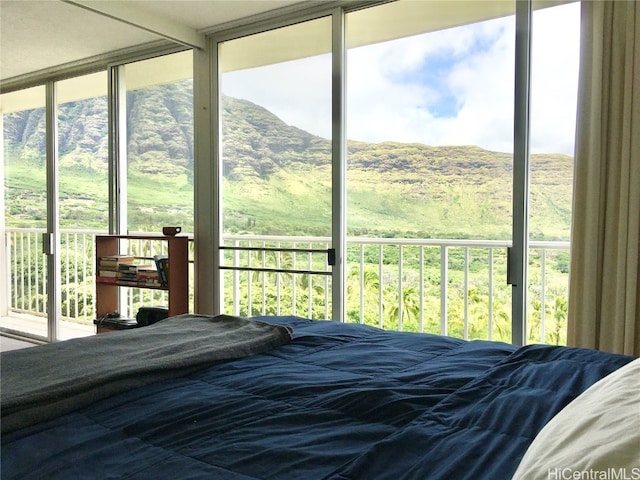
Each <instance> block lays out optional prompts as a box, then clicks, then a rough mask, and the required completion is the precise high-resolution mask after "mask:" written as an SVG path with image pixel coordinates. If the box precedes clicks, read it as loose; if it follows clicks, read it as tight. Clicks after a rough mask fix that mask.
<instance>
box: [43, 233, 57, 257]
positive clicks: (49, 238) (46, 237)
mask: <svg viewBox="0 0 640 480" xmlns="http://www.w3.org/2000/svg"><path fill="white" fill-rule="evenodd" d="M53 235H54V234H53V233H48V232H47V233H43V234H42V253H43V254H44V255H53V254H55V253H56V252H55V250H56V249H55V244H56V243H55V242H54V237H53Z"/></svg>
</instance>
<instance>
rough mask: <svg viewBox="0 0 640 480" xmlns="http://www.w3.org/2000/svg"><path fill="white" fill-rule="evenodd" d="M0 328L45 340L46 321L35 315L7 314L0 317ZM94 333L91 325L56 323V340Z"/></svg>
mask: <svg viewBox="0 0 640 480" xmlns="http://www.w3.org/2000/svg"><path fill="white" fill-rule="evenodd" d="M0 328H1V329H3V330H8V331H11V332H12V333H16V334H17V335H19V334H20V333H24V336H25V337H35V338H38V339H42V340H46V338H47V319H46V318H45V317H41V316H37V315H30V314H27V313H17V312H9V314H8V315H6V316H3V317H0ZM95 333H96V330H95V327H94V326H93V325H86V324H81V323H76V322H70V321H67V320H60V322H59V323H58V340H68V339H70V338H77V337H87V336H89V335H93V334H95Z"/></svg>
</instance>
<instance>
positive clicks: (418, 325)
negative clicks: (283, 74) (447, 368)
mask: <svg viewBox="0 0 640 480" xmlns="http://www.w3.org/2000/svg"><path fill="white" fill-rule="evenodd" d="M496 8H497V9H498V10H496ZM500 9H502V11H500ZM513 9H514V5H513V2H502V4H500V5H496V4H494V3H491V2H477V3H476V4H475V8H462V7H461V5H460V4H458V3H457V2H449V4H444V3H443V2H394V3H390V4H386V5H382V6H379V7H374V8H370V9H367V10H360V11H356V12H353V13H349V14H347V21H346V25H347V46H348V47H349V49H348V56H347V72H348V82H347V99H348V101H347V107H348V108H347V137H348V159H347V168H348V170H347V192H348V194H347V230H348V235H349V236H350V237H352V238H353V241H352V242H350V248H349V264H348V266H349V270H348V284H347V293H348V297H347V298H348V320H349V321H357V322H364V323H369V324H374V325H380V326H383V327H385V328H392V329H398V328H400V329H404V330H412V331H426V332H431V333H447V334H450V335H453V336H458V337H465V338H494V339H501V340H510V335H511V333H510V332H511V324H510V316H511V312H510V310H511V291H510V287H508V286H507V285H506V282H505V274H506V255H505V248H504V244H505V243H507V242H508V241H510V239H511V228H512V227H511V218H512V208H511V203H512V182H513V179H512V171H513V168H512V162H513V160H512V159H513V117H514V101H513V98H514V88H513V76H514V55H515V49H514V46H515V16H514V15H513V14H512V12H513ZM494 17H497V18H494ZM499 278H500V279H501V281H499V280H498V279H499ZM494 279H495V280H494Z"/></svg>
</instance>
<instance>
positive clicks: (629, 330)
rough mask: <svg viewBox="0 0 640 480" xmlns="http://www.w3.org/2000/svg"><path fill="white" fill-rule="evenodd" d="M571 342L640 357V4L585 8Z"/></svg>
mask: <svg viewBox="0 0 640 480" xmlns="http://www.w3.org/2000/svg"><path fill="white" fill-rule="evenodd" d="M581 38H582V39H581V65H580V80H579V90H578V122H577V133H576V154H575V162H576V163H575V177H574V178H575V180H574V198H573V225H572V234H571V245H572V246H571V248H572V250H571V269H570V271H571V274H570V275H571V276H570V281H569V318H568V338H567V341H568V344H569V345H571V346H579V347H587V348H596V349H599V350H605V351H609V352H617V353H624V354H628V355H635V356H640V297H639V294H640V291H639V290H640V267H639V263H640V256H639V251H640V2H636V1H634V0H630V1H626V0H615V1H600V0H598V1H583V2H582V35H581Z"/></svg>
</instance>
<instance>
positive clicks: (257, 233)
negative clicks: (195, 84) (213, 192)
mask: <svg viewBox="0 0 640 480" xmlns="http://www.w3.org/2000/svg"><path fill="white" fill-rule="evenodd" d="M330 51H331V18H330V17H323V18H319V19H315V20H311V21H307V22H303V23H298V24H295V25H291V26H288V27H284V28H279V29H275V30H270V31H268V32H265V33H258V34H255V35H249V36H245V37H242V38H238V39H234V40H229V41H225V42H222V43H220V47H219V58H220V72H221V80H220V85H221V95H220V105H221V106H220V110H221V125H222V141H221V156H222V182H221V183H222V185H221V186H222V205H223V207H222V235H223V241H224V248H226V249H227V250H225V251H224V257H223V258H224V262H223V266H225V267H233V270H226V271H225V273H224V274H223V275H221V279H222V281H223V285H224V289H223V302H224V303H223V304H224V310H225V311H226V312H233V313H240V314H243V315H256V314H258V315H259V314H287V313H293V314H300V315H303V316H308V317H313V318H327V317H328V316H330V314H331V305H330V302H331V294H330V278H329V276H328V275H327V274H325V273H328V271H327V254H326V252H325V253H322V252H321V250H325V251H326V249H327V248H328V245H329V243H330V242H329V238H330V236H331V191H332V186H331V160H332V158H331V54H330ZM296 250H298V251H296ZM299 250H305V251H299ZM312 250H318V251H317V252H314V251H312ZM311 272H323V273H311Z"/></svg>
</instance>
